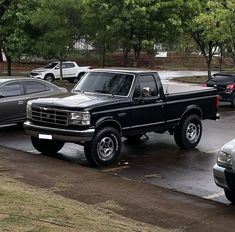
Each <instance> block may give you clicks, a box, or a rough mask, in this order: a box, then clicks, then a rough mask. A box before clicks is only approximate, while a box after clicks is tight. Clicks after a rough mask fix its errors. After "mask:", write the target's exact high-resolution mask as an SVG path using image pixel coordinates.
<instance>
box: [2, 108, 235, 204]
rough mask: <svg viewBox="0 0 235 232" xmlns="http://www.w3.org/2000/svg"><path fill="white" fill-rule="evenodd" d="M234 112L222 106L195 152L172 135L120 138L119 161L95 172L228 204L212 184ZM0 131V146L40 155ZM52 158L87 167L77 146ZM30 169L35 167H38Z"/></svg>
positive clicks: (15, 133)
mask: <svg viewBox="0 0 235 232" xmlns="http://www.w3.org/2000/svg"><path fill="white" fill-rule="evenodd" d="M234 111H235V110H234V109H233V108H232V107H231V106H230V105H228V104H223V105H222V106H221V107H220V115H221V119H220V120H219V121H211V120H207V121H204V122H203V137H202V139H201V142H200V144H199V145H198V147H197V149H193V150H181V149H179V148H178V146H176V145H175V143H174V140H173V136H170V135H168V134H166V133H165V134H155V133H150V134H148V136H149V138H145V137H144V136H143V137H142V139H141V142H140V143H138V144H129V143H127V141H126V140H125V139H123V147H122V156H121V161H120V162H119V163H118V164H115V165H113V166H108V167H104V168H98V170H99V171H101V172H105V173H107V174H110V175H115V176H120V177H122V178H126V179H130V180H134V181H137V182H144V183H147V184H151V185H157V186H161V187H164V188H168V189H173V190H176V191H179V192H183V193H188V194H192V195H195V196H199V197H202V198H206V199H211V200H214V201H219V202H222V203H225V204H229V202H228V201H227V200H226V198H225V196H224V193H223V190H222V189H220V188H218V187H217V186H216V185H215V183H214V180H213V173H212V168H213V165H214V164H215V162H216V157H217V152H218V150H219V148H220V147H221V146H222V145H223V144H225V143H226V142H227V141H229V140H231V139H233V138H234V137H235V132H234V131H235V125H234V123H233V122H234V121H235V114H234ZM0 130H1V133H0V134H1V135H0V136H1V138H0V145H1V146H4V147H7V148H13V149H17V150H21V151H27V152H29V153H32V155H39V153H38V152H37V151H36V150H34V148H33V147H32V145H31V142H30V138H29V137H28V136H27V135H25V134H24V130H23V129H22V128H19V127H16V126H10V127H1V129H0ZM55 158H59V159H63V160H65V161H69V162H73V163H74V164H77V165H83V166H87V167H88V168H90V167H89V165H88V163H87V162H86V159H85V157H84V154H83V147H82V146H79V145H74V144H66V146H65V147H64V148H63V149H62V150H61V151H60V154H59V155H58V156H57V157H55ZM32 168H34V169H35V168H37V164H35V166H34V167H32Z"/></svg>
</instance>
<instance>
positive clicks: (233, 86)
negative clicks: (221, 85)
mask: <svg viewBox="0 0 235 232" xmlns="http://www.w3.org/2000/svg"><path fill="white" fill-rule="evenodd" d="M226 89H230V90H231V89H235V84H230V85H227V87H226Z"/></svg>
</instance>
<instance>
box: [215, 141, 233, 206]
mask: <svg viewBox="0 0 235 232" xmlns="http://www.w3.org/2000/svg"><path fill="white" fill-rule="evenodd" d="M213 171H214V178H215V183H216V184H217V185H218V186H219V187H221V188H223V189H224V193H225V196H226V198H227V199H228V200H229V201H230V202H232V203H233V204H235V139H233V140H232V141H230V142H228V143H226V144H225V145H224V146H223V147H222V148H221V149H220V151H219V153H218V158H217V164H216V165H215V166H214V169H213Z"/></svg>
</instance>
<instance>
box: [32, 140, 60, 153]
mask: <svg viewBox="0 0 235 232" xmlns="http://www.w3.org/2000/svg"><path fill="white" fill-rule="evenodd" d="M31 141H32V144H33V146H34V148H35V149H36V150H37V151H39V152H41V153H42V154H45V155H54V154H56V153H57V152H58V151H59V150H61V149H62V147H63V146H64V142H62V141H57V140H46V139H39V138H36V137H31Z"/></svg>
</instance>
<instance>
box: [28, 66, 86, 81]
mask: <svg viewBox="0 0 235 232" xmlns="http://www.w3.org/2000/svg"><path fill="white" fill-rule="evenodd" d="M89 69H90V67H89V66H83V67H80V66H78V65H77V63H76V62H71V61H66V62H63V63H62V72H63V79H66V80H68V81H69V82H74V81H75V80H79V79H80V78H81V77H82V76H83V75H84V74H85V73H86V72H87V71H88V70H89ZM30 77H34V78H38V79H43V80H47V81H49V82H53V81H54V80H56V79H60V62H52V63H49V64H48V65H46V66H45V67H43V68H38V69H34V70H32V71H31V73H30Z"/></svg>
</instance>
